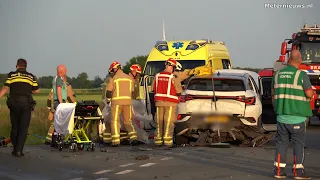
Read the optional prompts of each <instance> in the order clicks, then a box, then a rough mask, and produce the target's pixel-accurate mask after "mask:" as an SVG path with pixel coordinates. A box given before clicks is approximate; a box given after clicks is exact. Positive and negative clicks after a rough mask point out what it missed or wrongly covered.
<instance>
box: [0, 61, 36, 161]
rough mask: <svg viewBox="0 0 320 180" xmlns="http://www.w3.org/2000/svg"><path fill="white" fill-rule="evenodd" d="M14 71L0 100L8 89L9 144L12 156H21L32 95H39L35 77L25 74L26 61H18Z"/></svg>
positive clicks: (9, 76)
mask: <svg viewBox="0 0 320 180" xmlns="http://www.w3.org/2000/svg"><path fill="white" fill-rule="evenodd" d="M16 68H17V69H16V71H13V72H10V73H9V74H8V78H7V80H6V82H5V84H4V86H3V88H2V90H1V91H0V98H1V97H2V96H3V95H4V94H6V92H7V91H8V90H9V88H10V94H9V96H8V98H7V105H8V108H9V109H10V120H11V126H12V129H11V135H10V138H11V143H12V145H13V152H12V155H13V156H17V157H20V156H23V155H24V154H23V152H22V151H23V147H24V143H25V141H26V139H27V134H28V129H29V125H30V119H31V111H33V109H34V106H35V101H34V100H33V98H32V94H36V93H39V92H40V90H39V86H38V82H37V80H36V78H35V76H34V75H33V74H31V73H29V72H27V70H26V68H27V61H26V60H25V59H18V61H17V65H16Z"/></svg>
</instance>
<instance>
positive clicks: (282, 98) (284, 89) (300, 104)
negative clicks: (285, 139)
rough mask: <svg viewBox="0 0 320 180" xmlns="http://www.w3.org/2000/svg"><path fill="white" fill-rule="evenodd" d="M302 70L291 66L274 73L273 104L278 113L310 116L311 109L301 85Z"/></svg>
mask: <svg viewBox="0 0 320 180" xmlns="http://www.w3.org/2000/svg"><path fill="white" fill-rule="evenodd" d="M304 73H305V72H304V71H301V70H298V69H297V68H295V67H293V66H288V67H286V68H283V69H281V70H280V71H277V72H276V73H275V75H274V106H275V111H276V113H277V114H278V115H295V116H303V117H310V116H312V110H311V106H310V102H309V100H308V99H307V97H306V95H305V92H304V89H303V87H302V83H303V76H304V75H305V74H304Z"/></svg>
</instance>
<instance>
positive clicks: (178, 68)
mask: <svg viewBox="0 0 320 180" xmlns="http://www.w3.org/2000/svg"><path fill="white" fill-rule="evenodd" d="M176 70H178V71H181V70H182V65H181V64H180V63H179V62H177V65H176Z"/></svg>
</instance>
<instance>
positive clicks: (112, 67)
mask: <svg viewBox="0 0 320 180" xmlns="http://www.w3.org/2000/svg"><path fill="white" fill-rule="evenodd" d="M120 68H121V64H120V63H118V62H117V61H113V62H112V63H111V65H110V67H109V72H112V70H113V69H120Z"/></svg>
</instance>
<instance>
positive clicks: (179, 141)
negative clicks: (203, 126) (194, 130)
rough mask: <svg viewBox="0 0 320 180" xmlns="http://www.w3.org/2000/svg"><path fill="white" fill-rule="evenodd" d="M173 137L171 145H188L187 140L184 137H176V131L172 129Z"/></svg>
mask: <svg viewBox="0 0 320 180" xmlns="http://www.w3.org/2000/svg"><path fill="white" fill-rule="evenodd" d="M173 137H174V138H173V141H174V142H173V143H174V144H176V145H182V144H189V138H188V137H186V136H184V135H177V133H176V129H174V133H173Z"/></svg>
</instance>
